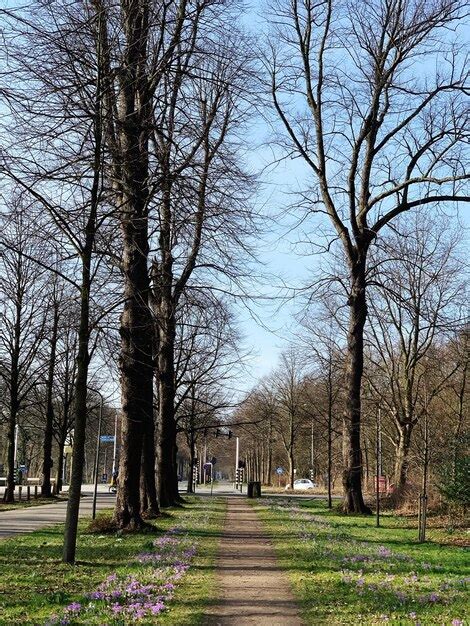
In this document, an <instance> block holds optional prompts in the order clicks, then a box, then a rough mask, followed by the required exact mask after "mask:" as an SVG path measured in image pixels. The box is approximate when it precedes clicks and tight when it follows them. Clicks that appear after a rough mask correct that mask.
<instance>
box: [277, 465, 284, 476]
mask: <svg viewBox="0 0 470 626" xmlns="http://www.w3.org/2000/svg"><path fill="white" fill-rule="evenodd" d="M276 474H279V476H280V475H281V474H284V468H283V467H276Z"/></svg>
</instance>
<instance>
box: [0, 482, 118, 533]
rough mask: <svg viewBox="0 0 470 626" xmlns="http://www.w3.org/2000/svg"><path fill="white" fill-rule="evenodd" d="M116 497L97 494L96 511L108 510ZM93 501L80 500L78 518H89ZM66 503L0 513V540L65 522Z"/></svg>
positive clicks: (87, 499)
mask: <svg viewBox="0 0 470 626" xmlns="http://www.w3.org/2000/svg"><path fill="white" fill-rule="evenodd" d="M115 498H116V496H114V495H112V494H108V493H106V492H100V493H98V498H97V501H96V506H97V508H98V509H106V508H110V507H112V506H113V505H114V500H115ZM92 504H93V499H92V497H91V495H87V496H85V497H83V498H82V501H81V503H80V517H86V516H91V509H92ZM66 510H67V502H65V501H64V502H56V503H52V504H44V505H40V506H30V507H27V508H22V509H15V510H10V511H1V512H0V539H5V538H7V537H14V536H15V535H21V534H23V533H30V532H32V531H33V530H38V529H39V528H44V527H45V526H53V525H54V524H58V523H60V522H63V521H64V520H65V512H66Z"/></svg>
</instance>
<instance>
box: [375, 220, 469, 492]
mask: <svg viewBox="0 0 470 626" xmlns="http://www.w3.org/2000/svg"><path fill="white" fill-rule="evenodd" d="M409 218H410V219H409V220H408V221H407V222H406V223H405V222H404V220H399V221H398V222H397V224H396V229H395V230H394V231H393V232H392V233H390V234H389V236H388V237H386V238H384V239H383V240H382V241H381V245H380V247H377V250H376V251H374V254H373V255H372V257H371V259H372V263H371V268H370V272H371V276H370V280H369V283H370V290H371V292H370V293H371V298H370V305H369V312H370V313H369V317H370V324H369V325H368V328H367V333H366V336H367V338H368V339H369V341H370V343H371V345H372V351H371V353H370V359H371V361H372V364H373V368H374V369H376V368H378V369H379V370H380V371H381V372H382V374H383V375H382V376H380V377H379V379H380V380H381V387H379V388H377V386H376V385H375V384H374V377H372V378H371V379H370V380H371V384H372V386H373V387H374V391H375V394H376V395H378V396H380V397H382V398H383V403H384V404H385V406H387V407H388V409H389V410H390V413H391V415H392V418H393V421H394V425H395V436H394V437H393V438H392V439H393V443H394V446H395V450H396V457H395V469H394V483H395V485H396V487H397V488H399V489H401V488H403V487H404V485H405V483H406V478H407V469H408V454H409V450H410V444H411V438H412V435H413V430H414V428H415V426H416V424H417V423H418V422H419V421H420V419H422V417H423V416H424V414H425V411H426V410H427V409H426V407H425V406H424V404H422V403H421V406H420V403H419V397H420V394H421V388H422V387H423V384H424V379H426V384H427V390H428V396H429V402H430V401H431V400H432V399H433V398H434V396H436V395H438V394H439V392H440V391H441V389H442V388H443V386H444V385H446V384H447V383H448V381H449V379H450V378H451V377H452V376H453V374H454V372H452V371H445V372H444V373H443V377H442V378H440V377H439V376H438V375H437V374H438V372H439V369H440V368H439V367H438V365H437V363H436V364H435V366H434V367H433V368H432V369H433V372H434V375H433V376H430V373H429V366H426V367H423V364H425V363H426V361H427V360H428V359H429V358H430V357H431V355H432V351H433V349H435V348H437V346H438V345H439V343H442V342H443V341H444V339H445V338H448V337H450V336H451V335H452V334H453V332H454V330H455V329H456V328H457V327H459V326H460V325H461V323H462V310H463V306H464V302H465V296H464V294H465V284H464V271H463V269H464V268H463V261H462V257H461V256H460V254H459V240H461V236H460V235H459V233H458V232H455V231H454V232H452V231H451V230H450V229H449V228H446V226H445V225H444V224H443V223H442V220H435V219H432V218H430V217H427V216H425V215H424V216H423V215H422V214H421V213H420V212H417V213H414V214H412V215H411V216H409ZM376 268H377V269H378V272H377V278H376V279H374V277H373V273H374V270H375V269H376ZM384 382H385V385H384V384H383V383H384Z"/></svg>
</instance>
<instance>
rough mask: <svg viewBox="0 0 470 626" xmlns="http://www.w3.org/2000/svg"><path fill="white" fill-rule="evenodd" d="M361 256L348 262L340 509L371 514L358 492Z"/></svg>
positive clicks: (362, 312) (363, 315)
mask: <svg viewBox="0 0 470 626" xmlns="http://www.w3.org/2000/svg"><path fill="white" fill-rule="evenodd" d="M365 256H366V255H365V252H364V254H363V255H362V256H359V259H358V260H356V261H354V262H352V263H351V293H350V297H349V306H350V314H349V330H348V346H347V357H346V385H347V394H348V396H347V397H348V401H347V406H346V411H345V419H346V424H347V443H348V448H347V459H346V467H345V468H344V472H343V489H344V503H343V508H344V511H345V512H346V513H366V514H372V511H371V510H370V508H369V507H368V506H366V504H365V503H364V498H363V495H362V454H361V382H362V373H363V369H364V326H365V322H366V317H367V304H366V272H365Z"/></svg>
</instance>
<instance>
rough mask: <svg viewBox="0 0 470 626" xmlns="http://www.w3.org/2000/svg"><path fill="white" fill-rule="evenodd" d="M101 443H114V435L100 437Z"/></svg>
mask: <svg viewBox="0 0 470 626" xmlns="http://www.w3.org/2000/svg"><path fill="white" fill-rule="evenodd" d="M100 441H101V443H114V435H101V437H100Z"/></svg>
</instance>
